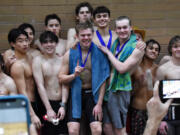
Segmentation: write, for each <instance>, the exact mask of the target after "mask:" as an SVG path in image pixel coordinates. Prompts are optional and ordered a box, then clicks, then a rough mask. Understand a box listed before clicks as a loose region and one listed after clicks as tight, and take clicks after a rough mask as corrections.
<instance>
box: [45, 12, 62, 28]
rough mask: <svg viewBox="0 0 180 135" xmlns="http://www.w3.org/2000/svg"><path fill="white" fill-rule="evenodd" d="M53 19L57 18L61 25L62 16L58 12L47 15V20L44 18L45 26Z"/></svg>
mask: <svg viewBox="0 0 180 135" xmlns="http://www.w3.org/2000/svg"><path fill="white" fill-rule="evenodd" d="M52 19H56V20H57V21H58V22H59V24H60V25H61V19H60V17H58V16H57V15H56V14H49V15H47V16H46V17H45V20H44V23H45V26H47V25H48V22H49V20H52Z"/></svg>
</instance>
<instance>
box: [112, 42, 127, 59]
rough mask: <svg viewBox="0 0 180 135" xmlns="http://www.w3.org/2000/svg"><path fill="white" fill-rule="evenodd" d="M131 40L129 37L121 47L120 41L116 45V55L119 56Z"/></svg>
mask: <svg viewBox="0 0 180 135" xmlns="http://www.w3.org/2000/svg"><path fill="white" fill-rule="evenodd" d="M128 41H129V39H128V40H127V41H126V42H125V43H124V44H123V45H122V47H121V48H120V42H119V43H118V45H117V47H116V54H115V57H116V58H117V57H118V55H119V53H120V52H121V51H122V50H123V48H124V47H125V45H126V44H127V42H128Z"/></svg>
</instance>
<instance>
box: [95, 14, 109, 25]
mask: <svg viewBox="0 0 180 135" xmlns="http://www.w3.org/2000/svg"><path fill="white" fill-rule="evenodd" d="M94 21H95V23H96V25H97V26H98V27H100V28H106V27H108V26H109V23H110V18H109V14H108V13H98V14H96V15H95V20H94Z"/></svg>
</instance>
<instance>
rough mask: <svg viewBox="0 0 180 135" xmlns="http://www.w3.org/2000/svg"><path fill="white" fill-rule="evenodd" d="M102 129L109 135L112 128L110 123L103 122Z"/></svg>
mask: <svg viewBox="0 0 180 135" xmlns="http://www.w3.org/2000/svg"><path fill="white" fill-rule="evenodd" d="M103 131H104V133H105V134H106V135H110V134H112V133H113V128H112V125H111V124H104V125H103Z"/></svg>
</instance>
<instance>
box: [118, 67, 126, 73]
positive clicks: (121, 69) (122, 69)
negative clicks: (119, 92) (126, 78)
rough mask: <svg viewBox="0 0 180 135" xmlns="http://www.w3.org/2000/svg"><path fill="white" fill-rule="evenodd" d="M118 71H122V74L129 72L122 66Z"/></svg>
mask: <svg viewBox="0 0 180 135" xmlns="http://www.w3.org/2000/svg"><path fill="white" fill-rule="evenodd" d="M117 71H118V72H119V73H120V74H124V73H125V72H127V69H126V67H120V68H118V69H117Z"/></svg>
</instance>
